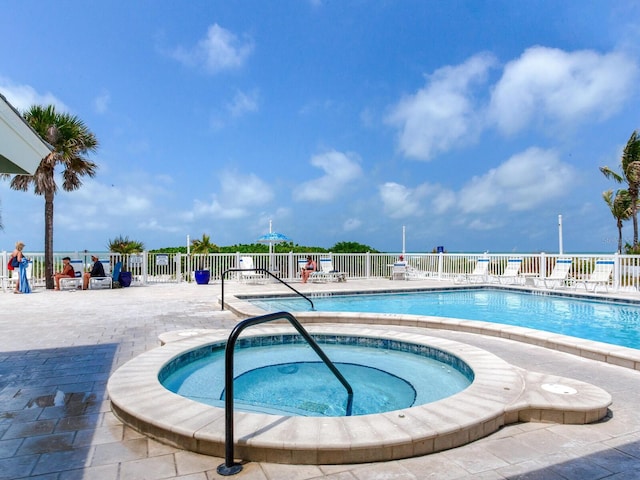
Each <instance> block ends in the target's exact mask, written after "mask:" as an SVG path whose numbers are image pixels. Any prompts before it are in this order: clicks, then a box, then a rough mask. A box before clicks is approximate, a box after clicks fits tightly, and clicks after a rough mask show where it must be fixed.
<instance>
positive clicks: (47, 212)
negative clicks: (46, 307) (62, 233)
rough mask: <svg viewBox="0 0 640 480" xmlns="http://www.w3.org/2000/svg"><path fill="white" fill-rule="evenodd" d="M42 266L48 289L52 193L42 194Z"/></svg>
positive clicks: (50, 272) (50, 279) (50, 278)
mask: <svg viewBox="0 0 640 480" xmlns="http://www.w3.org/2000/svg"><path fill="white" fill-rule="evenodd" d="M44 265H45V282H46V287H47V288H48V289H52V288H53V287H54V283H53V192H51V191H47V192H45V194H44Z"/></svg>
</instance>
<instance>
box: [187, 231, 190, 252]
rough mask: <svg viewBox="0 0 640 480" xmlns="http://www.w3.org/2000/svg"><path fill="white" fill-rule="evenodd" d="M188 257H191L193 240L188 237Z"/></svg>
mask: <svg viewBox="0 0 640 480" xmlns="http://www.w3.org/2000/svg"><path fill="white" fill-rule="evenodd" d="M187 255H191V239H190V238H189V235H187Z"/></svg>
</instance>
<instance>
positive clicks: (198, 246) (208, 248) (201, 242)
mask: <svg viewBox="0 0 640 480" xmlns="http://www.w3.org/2000/svg"><path fill="white" fill-rule="evenodd" d="M218 250H219V248H218V246H217V245H216V244H215V243H211V237H210V236H209V235H207V234H205V233H203V234H202V238H196V239H195V240H192V241H191V253H210V252H212V251H213V252H217V251H218Z"/></svg>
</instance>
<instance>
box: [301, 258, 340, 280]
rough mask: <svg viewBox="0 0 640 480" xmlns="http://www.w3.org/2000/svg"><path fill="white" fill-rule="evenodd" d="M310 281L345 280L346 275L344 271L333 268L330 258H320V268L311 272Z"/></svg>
mask: <svg viewBox="0 0 640 480" xmlns="http://www.w3.org/2000/svg"><path fill="white" fill-rule="evenodd" d="M309 280H311V281H312V282H327V281H328V282H346V281H347V277H346V275H345V273H344V272H339V271H338V270H335V269H334V268H333V260H332V259H331V258H321V259H320V270H319V271H317V272H313V273H312V274H311V276H310V277H309Z"/></svg>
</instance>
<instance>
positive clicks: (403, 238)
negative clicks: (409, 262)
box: [402, 225, 406, 258]
mask: <svg viewBox="0 0 640 480" xmlns="http://www.w3.org/2000/svg"><path fill="white" fill-rule="evenodd" d="M405 238H406V228H405V226H404V225H403V226H402V257H403V258H404V252H405Z"/></svg>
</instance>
